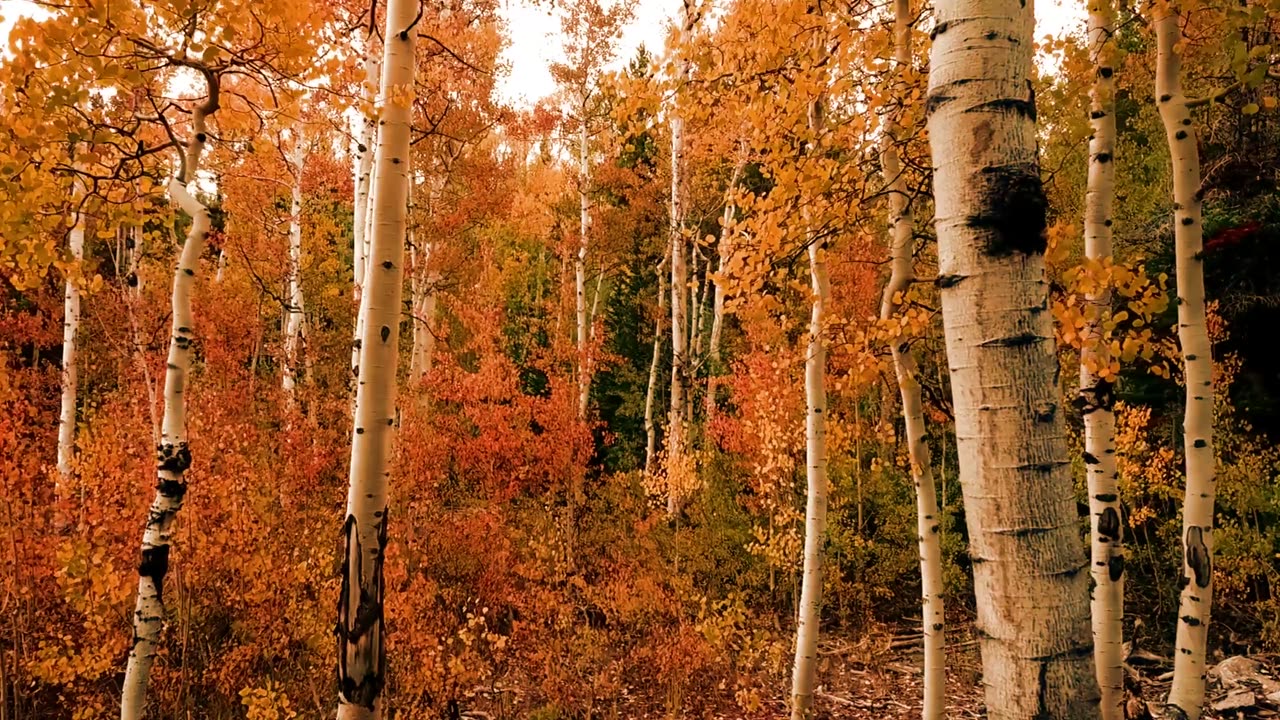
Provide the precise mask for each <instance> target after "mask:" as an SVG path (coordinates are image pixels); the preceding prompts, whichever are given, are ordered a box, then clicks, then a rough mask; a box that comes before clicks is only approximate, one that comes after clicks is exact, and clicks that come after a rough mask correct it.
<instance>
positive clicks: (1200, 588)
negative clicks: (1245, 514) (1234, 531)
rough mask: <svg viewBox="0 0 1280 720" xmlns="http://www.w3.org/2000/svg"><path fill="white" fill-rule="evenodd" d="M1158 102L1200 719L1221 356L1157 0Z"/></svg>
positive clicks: (1171, 23)
mask: <svg viewBox="0 0 1280 720" xmlns="http://www.w3.org/2000/svg"><path fill="white" fill-rule="evenodd" d="M1153 16H1154V22H1155V33H1156V53H1157V54H1156V97H1157V100H1156V104H1157V107H1158V108H1159V111H1160V119H1161V121H1162V122H1163V123H1164V128H1165V136H1166V138H1167V140H1168V143H1169V156H1170V159H1171V161H1172V168H1173V207H1174V213H1173V216H1174V224H1173V230H1174V257H1175V260H1176V262H1177V270H1176V279H1177V291H1178V297H1177V305H1178V344H1179V345H1180V346H1181V351H1182V360H1183V385H1184V386H1185V388H1186V413H1185V415H1184V417H1183V426H1182V427H1183V431H1184V432H1183V453H1184V454H1185V456H1186V463H1187V468H1186V475H1187V487H1186V497H1185V499H1184V500H1183V506H1182V535H1183V559H1182V562H1183V569H1182V578H1181V579H1180V581H1179V583H1180V589H1181V599H1180V601H1179V604H1178V618H1179V620H1178V631H1177V637H1176V645H1177V652H1175V653H1174V656H1173V657H1174V660H1173V686H1172V687H1171V688H1170V690H1169V700H1168V703H1169V707H1170V710H1171V711H1172V712H1173V713H1174V714H1175V715H1179V716H1180V717H1185V718H1188V719H1189V720H1197V718H1199V717H1200V713H1201V711H1202V709H1203V705H1204V690H1205V672H1206V666H1205V646H1206V642H1207V640H1208V634H1209V610H1210V604H1211V602H1212V599H1213V506H1214V491H1215V489H1216V478H1215V477H1214V454H1213V358H1212V348H1211V346H1210V345H1209V332H1208V328H1207V324H1206V317H1205V290H1204V264H1203V257H1204V235H1203V233H1204V228H1203V226H1202V225H1201V204H1200V193H1199V188H1200V153H1199V148H1198V147H1197V145H1196V132H1195V127H1194V125H1193V124H1192V121H1191V110H1190V109H1189V108H1188V106H1187V98H1186V96H1185V95H1184V94H1183V90H1182V58H1181V56H1180V54H1179V50H1178V45H1179V44H1180V43H1181V42H1182V32H1181V30H1180V29H1179V9H1178V8H1177V7H1176V6H1174V5H1172V4H1168V3H1157V4H1156V5H1155V7H1154V9H1153Z"/></svg>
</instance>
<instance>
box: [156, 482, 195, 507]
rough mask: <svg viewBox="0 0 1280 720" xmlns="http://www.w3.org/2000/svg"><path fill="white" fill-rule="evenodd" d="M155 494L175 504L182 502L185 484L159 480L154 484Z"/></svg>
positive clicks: (185, 488)
mask: <svg viewBox="0 0 1280 720" xmlns="http://www.w3.org/2000/svg"><path fill="white" fill-rule="evenodd" d="M156 492H158V493H160V494H161V495H163V496H165V497H167V498H169V499H170V500H174V501H175V502H182V498H183V496H184V495H186V494H187V484H186V483H184V482H182V481H181V480H167V479H165V478H161V479H160V480H159V482H157V483H156Z"/></svg>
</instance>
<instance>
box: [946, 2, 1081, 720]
mask: <svg viewBox="0 0 1280 720" xmlns="http://www.w3.org/2000/svg"><path fill="white" fill-rule="evenodd" d="M936 12H937V26H936V29H935V30H934V35H935V38H934V43H933V50H932V59H931V62H930V71H929V91H928V98H927V107H928V118H929V125H928V132H929V140H930V144H931V146H932V150H933V166H934V195H935V208H936V220H935V226H936V228H937V233H938V264H939V277H938V285H939V287H940V288H941V296H942V312H943V325H944V328H945V331H946V341H947V358H948V361H949V364H950V368H951V390H952V396H953V398H954V402H955V415H956V440H957V451H958V455H959V458H960V484H961V487H962V490H963V492H964V507H965V517H966V521H967V524H968V529H969V542H970V546H969V552H970V555H971V556H972V558H973V568H974V571H973V574H974V591H975V595H976V596H977V623H976V625H977V630H978V632H979V635H980V637H981V645H980V647H981V650H982V664H983V684H984V685H985V686H986V697H987V712H988V714H989V717H991V718H992V719H993V720H1001V719H1003V718H1031V717H1053V718H1058V719H1060V720H1074V719H1075V718H1096V717H1097V713H1098V709H1097V703H1098V687H1097V679H1096V677H1095V676H1094V665H1093V643H1092V639H1091V636H1090V623H1089V587H1088V583H1089V576H1088V574H1087V573H1086V572H1085V569H1086V565H1087V561H1086V560H1085V557H1084V555H1083V553H1082V550H1083V548H1082V547H1081V544H1080V535H1079V531H1078V528H1077V518H1076V505H1075V499H1074V494H1073V490H1072V482H1071V475H1070V471H1069V465H1068V462H1067V457H1066V456H1067V447H1066V440H1065V429H1064V425H1063V417H1062V413H1061V412H1060V408H1059V406H1058V405H1059V391H1058V385H1057V371H1058V365H1057V358H1056V357H1055V352H1054V341H1053V329H1052V326H1051V322H1052V321H1051V318H1050V313H1049V312H1047V309H1048V284H1047V282H1046V280H1045V269H1044V250H1045V242H1046V240H1045V205H1046V202H1045V197H1044V189H1043V187H1042V185H1041V180H1040V172H1039V159H1038V157H1037V151H1036V128H1035V99H1034V96H1033V91H1032V88H1031V80H1030V76H1031V71H1032V40H1033V38H1032V31H1033V27H1034V18H1033V12H1032V6H1031V4H1029V3H1024V2H1021V0H969V1H967V2H965V1H962V0H940V2H938V4H937V5H936Z"/></svg>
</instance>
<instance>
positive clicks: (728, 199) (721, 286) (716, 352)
mask: <svg viewBox="0 0 1280 720" xmlns="http://www.w3.org/2000/svg"><path fill="white" fill-rule="evenodd" d="M746 164H747V154H746V144H745V143H744V144H743V146H742V148H741V150H740V151H739V153H738V161H737V162H736V163H735V164H734V166H733V174H732V175H731V176H730V177H729V186H728V187H727V188H725V191H724V214H723V216H721V218H720V240H719V242H718V243H717V245H716V256H717V258H716V273H715V278H714V279H715V292H714V295H713V299H712V301H711V336H710V337H709V338H708V339H707V359H708V360H710V361H711V368H710V370H709V371H708V372H707V400H706V410H707V419H708V420H710V419H711V418H712V417H713V416H714V415H715V412H716V385H717V384H718V380H719V373H720V368H719V364H720V337H721V335H722V334H723V333H724V300H725V279H724V266H725V263H726V262H727V261H728V258H729V254H730V253H731V252H732V248H731V246H730V244H729V240H730V238H731V237H732V232H733V216H734V213H736V212H737V208H736V206H735V205H734V200H733V193H734V189H735V188H736V187H737V186H738V180H739V179H741V178H742V171H743V169H744V168H745V167H746Z"/></svg>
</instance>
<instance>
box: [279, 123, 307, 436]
mask: <svg viewBox="0 0 1280 720" xmlns="http://www.w3.org/2000/svg"><path fill="white" fill-rule="evenodd" d="M304 132H305V131H304V130H303V129H302V125H301V123H299V125H298V127H297V128H295V129H294V132H293V135H294V137H293V151H292V152H291V153H290V155H291V157H290V158H289V161H290V165H291V167H290V171H291V174H292V175H293V182H292V183H291V185H292V187H291V188H290V204H289V308H288V311H287V313H286V322H285V336H284V372H283V374H282V377H281V380H280V383H281V386H282V387H283V388H284V392H285V399H286V401H287V402H288V409H289V411H290V412H292V410H293V409H294V407H296V405H297V392H296V389H295V386H296V385H297V377H298V369H299V368H298V348H299V344H300V343H301V341H302V337H303V335H304V333H305V332H306V330H305V323H306V316H305V315H304V311H303V298H302V170H303V164H304V163H305V162H306V157H307V146H306V144H305V142H304V140H305V139H304V137H303V133H304Z"/></svg>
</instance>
